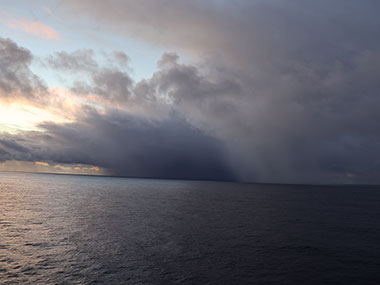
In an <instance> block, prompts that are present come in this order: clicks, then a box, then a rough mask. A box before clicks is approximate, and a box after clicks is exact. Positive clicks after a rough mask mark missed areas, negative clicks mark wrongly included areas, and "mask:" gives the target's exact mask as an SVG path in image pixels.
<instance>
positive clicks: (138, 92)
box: [0, 0, 380, 184]
mask: <svg viewBox="0 0 380 285" xmlns="http://www.w3.org/2000/svg"><path fill="white" fill-rule="evenodd" d="M379 9H380V2H378V1H376V0H362V1H356V0H329V1H327V0H320V1H311V0H282V1H279V0H235V1H226V0H202V1H201V0H193V1H188V0H173V1H168V0H139V1H129V0H124V1H121V0H110V1H101V0H81V1H74V0H65V1H63V0H49V1H38V0H37V1H26V0H20V1H11V0H3V1H1V3H0V170H8V171H15V170H16V171H38V172H59V173H77V174H95V175H116V176H129V177H149V178H164V179H207V180H227V181H239V182H260V183H307V184H340V183H344V184H345V183H355V184H362V183H363V184H378V183H380V129H379V121H380V112H378V106H380V78H379V76H380V37H379V31H380V17H378V13H377V11H379Z"/></svg>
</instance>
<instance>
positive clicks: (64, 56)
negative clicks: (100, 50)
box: [47, 49, 98, 72]
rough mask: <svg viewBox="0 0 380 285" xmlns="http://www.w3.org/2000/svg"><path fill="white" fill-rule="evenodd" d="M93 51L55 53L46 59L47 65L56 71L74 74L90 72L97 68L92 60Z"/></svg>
mask: <svg viewBox="0 0 380 285" xmlns="http://www.w3.org/2000/svg"><path fill="white" fill-rule="evenodd" d="M93 56H94V51H93V50H91V49H83V50H77V51H74V52H71V53H69V52H65V51H61V52H57V53H55V54H54V55H51V56H49V57H48V58H47V63H48V64H49V65H50V66H51V67H52V68H55V69H58V70H69V71H74V72H81V71H82V72H83V71H85V72H86V71H91V70H95V69H97V68H98V64H97V62H96V61H95V60H94V58H93Z"/></svg>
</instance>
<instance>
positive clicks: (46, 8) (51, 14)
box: [42, 7, 53, 16]
mask: <svg viewBox="0 0 380 285" xmlns="http://www.w3.org/2000/svg"><path fill="white" fill-rule="evenodd" d="M42 10H44V11H45V12H46V13H47V14H49V15H50V16H53V11H52V10H51V9H50V8H48V7H42Z"/></svg>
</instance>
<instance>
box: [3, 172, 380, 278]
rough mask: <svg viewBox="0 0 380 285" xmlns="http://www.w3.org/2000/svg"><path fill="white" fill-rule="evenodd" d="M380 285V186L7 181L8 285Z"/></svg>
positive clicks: (28, 177)
mask: <svg viewBox="0 0 380 285" xmlns="http://www.w3.org/2000/svg"><path fill="white" fill-rule="evenodd" d="M25 283H27V284H380V187H376V186H302V185H265V184H237V183H225V182H201V181H175V180H153V179H128V178H112V177H88V176H74V175H52V174H31V173H6V172H2V173H0V284H25Z"/></svg>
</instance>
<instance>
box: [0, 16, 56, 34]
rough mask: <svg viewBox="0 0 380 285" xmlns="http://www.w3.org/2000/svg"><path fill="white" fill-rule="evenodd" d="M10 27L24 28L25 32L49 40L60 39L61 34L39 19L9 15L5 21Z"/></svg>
mask: <svg viewBox="0 0 380 285" xmlns="http://www.w3.org/2000/svg"><path fill="white" fill-rule="evenodd" d="M5 24H6V25H7V26H8V27H9V28H12V29H15V30H22V31H24V32H25V33H28V34H30V35H33V36H35V37H38V38H42V39H48V40H59V39H60V38H61V36H60V35H59V34H58V32H57V31H56V30H54V29H53V28H52V27H50V26H48V25H46V24H44V23H42V22H38V21H31V20H27V19H21V18H14V17H8V19H7V20H6V23H5Z"/></svg>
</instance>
